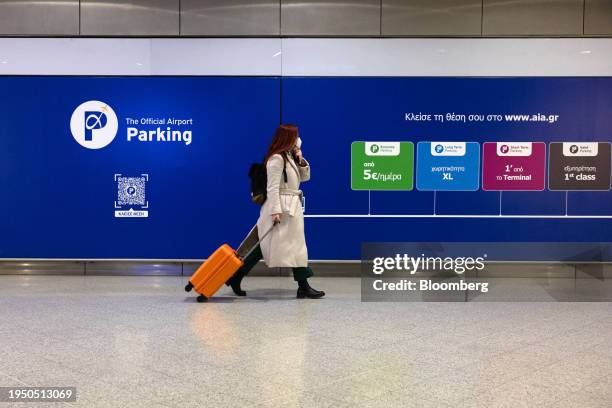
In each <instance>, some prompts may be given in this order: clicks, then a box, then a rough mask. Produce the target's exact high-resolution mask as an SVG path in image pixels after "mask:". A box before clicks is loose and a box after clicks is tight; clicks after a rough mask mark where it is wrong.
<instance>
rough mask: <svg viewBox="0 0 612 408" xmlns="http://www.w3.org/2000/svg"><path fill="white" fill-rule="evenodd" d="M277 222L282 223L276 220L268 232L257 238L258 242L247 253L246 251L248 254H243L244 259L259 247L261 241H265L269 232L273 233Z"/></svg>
mask: <svg viewBox="0 0 612 408" xmlns="http://www.w3.org/2000/svg"><path fill="white" fill-rule="evenodd" d="M276 224H280V223H279V222H275V223H273V224H272V226H271V227H270V228H269V229H268V230H267V231H266V233H265V234H263V235H262V236H261V237H259V239H258V240H257V242H256V243H255V244H254V245H253V247H252V248H251V249H249V250H248V251H247V253H246V254H244V256H243V257H241V258H242V260H243V261H244V260H245V259H247V257H248V256H249V255H251V252H253V251H254V250H255V248H257V246H258V245H259V243H260V242H261V241H263V239H264V238H265V237H266V236H267V235H268V234H269V233H271V232H272V230H273V229H274V227H276Z"/></svg>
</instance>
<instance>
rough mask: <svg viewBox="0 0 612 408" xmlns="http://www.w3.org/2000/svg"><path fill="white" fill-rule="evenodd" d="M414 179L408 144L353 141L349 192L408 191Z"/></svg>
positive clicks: (412, 162) (409, 144)
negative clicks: (350, 189) (351, 190)
mask: <svg viewBox="0 0 612 408" xmlns="http://www.w3.org/2000/svg"><path fill="white" fill-rule="evenodd" d="M413 178H414V144H413V143H412V142H353V143H352V144H351V188H352V189H353V190H395V191H410V190H412V188H413Z"/></svg>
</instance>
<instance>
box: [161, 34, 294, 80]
mask: <svg viewBox="0 0 612 408" xmlns="http://www.w3.org/2000/svg"><path fill="white" fill-rule="evenodd" d="M281 58H282V57H281V40H280V39H278V38H268V39H264V38H259V39H253V38H243V39H234V38H216V39H212V38H211V39H195V38H194V39H187V38H185V39H154V40H152V43H151V67H152V71H151V73H152V74H153V75H280V74H281Z"/></svg>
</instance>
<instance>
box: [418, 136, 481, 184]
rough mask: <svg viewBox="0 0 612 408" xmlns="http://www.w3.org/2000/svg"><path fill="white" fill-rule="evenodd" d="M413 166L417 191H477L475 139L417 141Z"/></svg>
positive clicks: (477, 147)
mask: <svg viewBox="0 0 612 408" xmlns="http://www.w3.org/2000/svg"><path fill="white" fill-rule="evenodd" d="M416 167H417V171H416V184H417V189H418V190H423V191H432V190H437V191H475V190H478V188H479V185H480V184H479V180H480V177H479V175H480V144H479V143H477V142H419V143H418V144H417V164H416Z"/></svg>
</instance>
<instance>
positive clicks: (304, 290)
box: [297, 279, 325, 299]
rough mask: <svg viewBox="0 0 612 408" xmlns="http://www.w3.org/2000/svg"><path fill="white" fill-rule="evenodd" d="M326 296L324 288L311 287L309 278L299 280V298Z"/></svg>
mask: <svg viewBox="0 0 612 408" xmlns="http://www.w3.org/2000/svg"><path fill="white" fill-rule="evenodd" d="M323 296H325V292H323V291H322V290H315V289H313V288H311V287H310V285H309V284H308V280H307V279H302V280H299V281H298V290H297V298H298V299H304V298H309V299H318V298H322V297H323Z"/></svg>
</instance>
